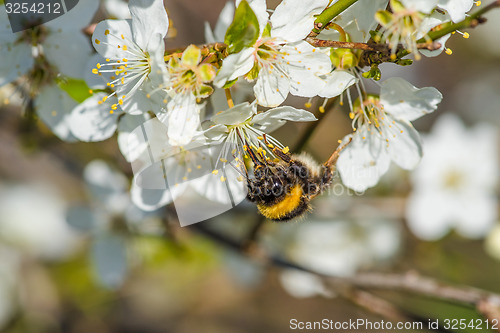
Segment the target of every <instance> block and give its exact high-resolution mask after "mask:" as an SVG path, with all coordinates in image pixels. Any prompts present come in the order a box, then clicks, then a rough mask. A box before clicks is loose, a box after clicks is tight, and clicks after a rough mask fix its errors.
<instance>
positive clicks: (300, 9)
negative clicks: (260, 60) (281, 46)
mask: <svg viewBox="0 0 500 333" xmlns="http://www.w3.org/2000/svg"><path fill="white" fill-rule="evenodd" d="M328 4H329V1H328V0H283V1H282V2H281V3H280V4H279V5H278V7H276V10H275V11H274V13H273V15H271V25H272V30H271V36H272V37H281V38H283V39H284V40H286V41H288V42H294V41H298V40H301V39H303V38H305V37H306V36H307V35H308V34H309V33H310V32H311V30H312V29H313V28H314V21H315V20H316V17H315V16H316V15H318V14H320V13H321V12H322V11H323V10H324V9H325V8H326V7H327V6H328Z"/></svg>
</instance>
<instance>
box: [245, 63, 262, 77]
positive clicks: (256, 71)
mask: <svg viewBox="0 0 500 333" xmlns="http://www.w3.org/2000/svg"><path fill="white" fill-rule="evenodd" d="M259 72H260V68H259V64H258V63H257V62H255V63H254V64H253V67H252V69H251V70H250V72H248V73H247V75H245V79H247V80H248V81H250V82H251V81H254V80H255V79H257V76H259Z"/></svg>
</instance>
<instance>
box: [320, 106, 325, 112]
mask: <svg viewBox="0 0 500 333" xmlns="http://www.w3.org/2000/svg"><path fill="white" fill-rule="evenodd" d="M319 112H321V113H325V107H324V106H323V105H322V106H320V107H319Z"/></svg>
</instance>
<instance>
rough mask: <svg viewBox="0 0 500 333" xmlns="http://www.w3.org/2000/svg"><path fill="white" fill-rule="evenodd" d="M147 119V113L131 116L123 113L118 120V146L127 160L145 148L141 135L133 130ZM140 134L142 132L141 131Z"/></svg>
mask: <svg viewBox="0 0 500 333" xmlns="http://www.w3.org/2000/svg"><path fill="white" fill-rule="evenodd" d="M148 119H149V116H148V114H147V113H146V114H143V115H138V116H133V115H129V114H124V115H123V116H122V117H121V118H120V120H119V122H118V148H119V149H120V151H121V153H122V155H123V157H125V159H126V160H127V162H132V161H134V160H136V159H138V158H139V156H141V154H142V153H143V152H144V151H145V150H146V149H147V144H146V142H144V140H143V138H144V137H143V136H142V135H138V132H137V131H135V129H137V128H138V127H139V126H141V125H142V124H143V123H145V122H146V121H147V120H148ZM141 134H142V132H141Z"/></svg>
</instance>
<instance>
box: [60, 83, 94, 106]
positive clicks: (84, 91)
mask: <svg viewBox="0 0 500 333" xmlns="http://www.w3.org/2000/svg"><path fill="white" fill-rule="evenodd" d="M57 85H58V86H59V88H61V90H64V91H65V92H66V93H67V94H68V95H69V96H70V97H71V98H73V99H74V100H75V101H77V102H78V103H82V102H83V101H84V100H86V99H87V98H89V97H90V96H92V93H91V92H90V89H89V87H88V86H87V84H86V83H85V81H83V80H79V79H73V78H69V77H68V78H64V79H62V80H60V81H59V82H58V83H57Z"/></svg>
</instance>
